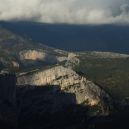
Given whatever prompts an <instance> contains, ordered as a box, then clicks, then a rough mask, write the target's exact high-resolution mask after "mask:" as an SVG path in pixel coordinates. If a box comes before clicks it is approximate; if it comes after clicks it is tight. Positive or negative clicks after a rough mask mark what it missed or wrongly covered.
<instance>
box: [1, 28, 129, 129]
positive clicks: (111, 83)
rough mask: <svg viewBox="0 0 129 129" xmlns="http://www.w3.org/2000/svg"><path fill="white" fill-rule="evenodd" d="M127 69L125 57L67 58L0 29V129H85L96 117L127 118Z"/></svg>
mask: <svg viewBox="0 0 129 129" xmlns="http://www.w3.org/2000/svg"><path fill="white" fill-rule="evenodd" d="M128 65H129V55H128V54H119V53H113V52H97V51H91V52H90V51H85V52H68V51H64V50H60V49H55V48H52V47H48V46H46V45H44V44H43V43H37V42H33V41H32V40H30V39H29V40H28V39H27V38H23V37H21V36H19V35H16V34H15V33H13V32H11V31H9V30H7V29H5V28H3V27H1V28H0V70H1V76H0V89H1V92H0V95H1V98H0V104H1V106H0V126H1V125H3V126H7V123H9V124H8V125H9V126H10V127H8V129H10V128H20V129H36V128H39V129H40V128H52V127H53V129H57V128H63V127H64V129H66V128H68V129H73V128H74V129H75V128H77V129H78V128H80V129H81V128H82V129H83V128H87V129H88V128H90V126H91V125H94V124H96V119H97V120H98V118H97V117H101V116H102V118H103V119H104V120H105V121H106V122H107V123H108V122H109V121H108V117H111V119H114V121H115V119H116V118H118V117H116V116H117V114H115V118H114V116H113V117H112V116H110V114H112V113H113V115H114V113H116V112H125V113H123V114H128V112H126V109H128V106H129V100H128V97H129V88H128V84H129V82H128V77H129V72H128V70H129V68H128ZM118 116H119V114H118ZM105 117H106V118H105ZM127 117H128V116H127ZM92 118H93V119H94V120H92ZM124 118H125V117H124ZM99 120H100V122H102V124H103V121H101V119H99ZM92 122H93V123H92ZM59 123H60V124H59ZM109 123H110V122H109ZM97 124H99V122H98V123H97ZM18 126H19V127H18ZM87 126H88V127H87Z"/></svg>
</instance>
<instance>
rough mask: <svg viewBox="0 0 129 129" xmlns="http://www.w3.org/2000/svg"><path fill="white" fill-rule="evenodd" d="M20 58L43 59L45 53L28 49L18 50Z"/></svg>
mask: <svg viewBox="0 0 129 129" xmlns="http://www.w3.org/2000/svg"><path fill="white" fill-rule="evenodd" d="M19 55H20V59H21V60H44V59H45V58H46V53H43V52H40V51H37V50H28V51H22V52H20V54H19Z"/></svg>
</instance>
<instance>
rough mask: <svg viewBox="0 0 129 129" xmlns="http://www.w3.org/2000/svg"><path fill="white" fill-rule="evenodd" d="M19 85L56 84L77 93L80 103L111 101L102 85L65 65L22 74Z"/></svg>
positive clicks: (91, 103) (63, 89) (18, 81)
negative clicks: (99, 85)
mask: <svg viewBox="0 0 129 129" xmlns="http://www.w3.org/2000/svg"><path fill="white" fill-rule="evenodd" d="M17 84H18V85H23V86H26V85H32V86H33V85H35V86H46V85H55V86H58V87H60V89H61V90H62V91H64V92H67V93H74V94H75V95H76V99H77V103H78V104H82V103H83V104H89V105H91V106H94V105H98V104H99V103H101V101H103V102H106V103H107V102H108V103H111V98H110V97H109V95H108V94H107V93H106V92H104V90H102V89H101V88H100V87H98V86H97V85H95V84H94V83H93V82H91V81H89V80H87V79H86V78H85V77H82V76H79V75H78V74H77V73H76V72H75V71H73V70H72V69H70V68H66V67H63V66H55V67H52V68H49V69H46V70H39V71H36V72H34V73H28V74H25V75H21V76H19V77H18V79H17Z"/></svg>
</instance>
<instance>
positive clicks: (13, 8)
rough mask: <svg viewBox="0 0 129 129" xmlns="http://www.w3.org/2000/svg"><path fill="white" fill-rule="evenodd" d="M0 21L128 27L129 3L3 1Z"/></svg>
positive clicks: (110, 0)
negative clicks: (118, 24) (126, 25)
mask: <svg viewBox="0 0 129 129" xmlns="http://www.w3.org/2000/svg"><path fill="white" fill-rule="evenodd" d="M0 20H16V21H20V20H22V21H23V20H31V21H36V22H45V23H71V24H108V23H120V24H129V0H0Z"/></svg>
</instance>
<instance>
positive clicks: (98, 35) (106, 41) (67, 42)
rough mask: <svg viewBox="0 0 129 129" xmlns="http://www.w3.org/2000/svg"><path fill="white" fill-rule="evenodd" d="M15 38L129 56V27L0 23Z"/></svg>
mask: <svg viewBox="0 0 129 129" xmlns="http://www.w3.org/2000/svg"><path fill="white" fill-rule="evenodd" d="M0 25H1V26H3V27H4V28H7V29H9V30H10V31H13V32H14V33H16V34H19V35H22V36H24V37H27V38H30V39H32V40H33V41H35V42H41V43H44V44H46V45H48V46H53V47H55V48H58V49H63V50H68V51H86V50H87V51H110V52H118V53H128V54H129V49H128V48H129V38H128V35H129V26H126V25H125V26H123V25H97V26H95V25H93V26H92V25H68V24H43V23H34V22H0Z"/></svg>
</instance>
